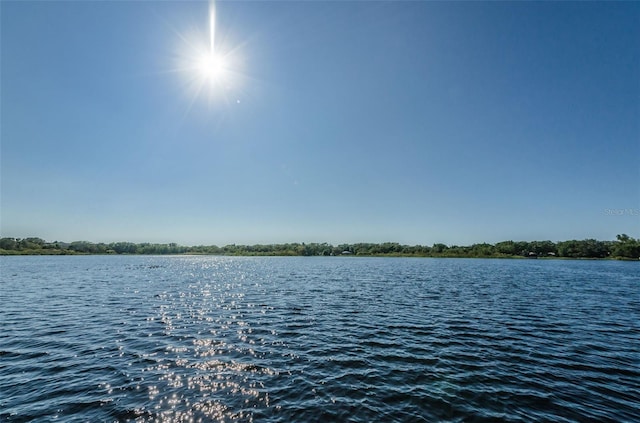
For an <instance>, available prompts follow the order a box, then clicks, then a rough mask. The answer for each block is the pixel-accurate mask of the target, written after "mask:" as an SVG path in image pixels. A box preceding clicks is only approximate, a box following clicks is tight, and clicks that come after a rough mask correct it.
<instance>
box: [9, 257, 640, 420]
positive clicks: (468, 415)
mask: <svg viewBox="0 0 640 423" xmlns="http://www.w3.org/2000/svg"><path fill="white" fill-rule="evenodd" d="M0 266H1V267H0V272H1V282H0V284H1V285H0V306H1V307H0V321H1V322H2V331H1V332H0V421H9V422H18V421H42V422H44V421H51V420H56V419H57V420H59V421H65V422H67V421H69V422H74V421H78V422H80V421H140V422H156V421H162V422H182V421H190V420H191V419H192V420H193V421H212V420H217V421H258V422H276V421H278V422H280V421H282V422H292V421H352V422H370V421H397V422H405V421H406V422H419V421H425V422H427V421H428V422H432V421H479V422H481V421H508V422H530V421H554V422H573V421H576V422H582V421H612V422H613V421H616V422H617V421H638V420H640V406H639V405H638V404H640V266H639V265H638V263H629V262H616V261H569V260H479V259H403V258H397V259H396V258H357V257H328V258H266V257H265V258H242V257H241V258H232V257H189V256H181V257H144V256H129V257H127V256H73V257H0Z"/></svg>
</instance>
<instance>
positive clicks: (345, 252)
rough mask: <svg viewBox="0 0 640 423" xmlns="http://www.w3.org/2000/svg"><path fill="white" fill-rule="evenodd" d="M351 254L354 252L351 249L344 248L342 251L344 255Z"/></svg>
mask: <svg viewBox="0 0 640 423" xmlns="http://www.w3.org/2000/svg"><path fill="white" fill-rule="evenodd" d="M349 254H353V253H352V252H351V251H348V250H344V251H343V252H342V255H343V256H348V255H349Z"/></svg>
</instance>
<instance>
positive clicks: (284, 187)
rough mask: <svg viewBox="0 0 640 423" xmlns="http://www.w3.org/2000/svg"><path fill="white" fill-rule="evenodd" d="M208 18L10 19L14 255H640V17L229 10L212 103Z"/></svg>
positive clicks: (148, 9) (590, 12) (336, 4)
mask: <svg viewBox="0 0 640 423" xmlns="http://www.w3.org/2000/svg"><path fill="white" fill-rule="evenodd" d="M208 10H209V4H208V3H206V2H164V1H157V2H144V1H125V2H119V1H118V2H110V1H105V2H76V1H71V2H65V1H61V2H43V1H38V2H7V1H3V2H2V4H1V10H0V12H1V71H2V73H1V82H2V86H1V93H0V94H1V101H2V103H1V107H2V108H1V136H2V139H1V142H2V144H1V154H2V156H1V160H2V162H1V165H2V174H1V176H2V192H1V194H2V197H1V201H2V202H1V216H0V218H1V226H0V229H1V235H2V236H14V237H27V236H39V237H42V238H44V239H47V240H50V241H53V240H60V241H73V240H89V241H96V242H98V241H105V242H108V241H116V240H124V241H134V242H142V241H151V242H178V243H181V244H186V245H192V244H218V245H223V244H227V243H276V242H330V243H334V244H337V243H341V242H383V241H397V242H401V243H407V244H427V245H431V244H433V243H435V242H444V243H446V244H464V245H466V244H471V243H475V242H485V241H486V242H491V243H493V242H497V241H501V240H509V239H513V240H543V239H550V240H554V241H557V240H565V239H574V238H577V239H584V238H597V239H603V240H606V239H614V237H615V235H616V234H618V233H628V234H630V235H632V236H638V235H640V216H638V213H639V212H640V3H639V2H615V3H610V2H524V3H521V2H456V3H445V2H402V1H400V2H390V1H389V2H340V1H326V2H325V1H318V2H277V1H267V2H251V1H247V2H230V1H229V2H218V4H217V19H216V22H217V24H216V39H215V45H216V51H218V52H220V54H225V55H227V65H226V66H227V68H226V71H225V73H224V75H223V77H222V78H223V79H220V80H218V82H217V84H214V85H212V84H209V82H208V81H204V82H203V81H202V79H201V78H202V77H201V76H200V75H199V74H198V73H197V72H196V71H195V70H194V69H191V68H193V67H194V66H195V65H194V63H193V62H194V59H193V57H192V56H193V47H194V46H197V45H200V44H202V45H204V46H206V45H207V43H208V40H209V35H208V34H209V33H208V31H209V18H208ZM199 84H200V85H202V84H204V85H202V86H201V87H200V85H199ZM199 87H200V89H199ZM611 209H614V210H618V209H624V210H625V211H623V214H622V215H611V213H610V212H608V211H607V210H611ZM629 209H631V210H629Z"/></svg>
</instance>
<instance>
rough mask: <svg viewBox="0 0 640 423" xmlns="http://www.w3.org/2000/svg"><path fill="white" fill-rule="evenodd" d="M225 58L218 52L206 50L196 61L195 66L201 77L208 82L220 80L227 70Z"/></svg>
mask: <svg viewBox="0 0 640 423" xmlns="http://www.w3.org/2000/svg"><path fill="white" fill-rule="evenodd" d="M227 66H228V64H227V62H226V60H225V58H224V57H223V56H221V55H219V54H215V53H211V52H206V53H203V54H202V55H201V56H200V57H199V58H198V59H197V61H196V68H197V70H198V73H199V75H200V77H201V78H203V79H205V80H208V81H209V82H220V81H221V80H222V79H223V78H224V74H225V71H226V70H227Z"/></svg>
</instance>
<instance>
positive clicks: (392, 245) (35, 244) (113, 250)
mask: <svg viewBox="0 0 640 423" xmlns="http://www.w3.org/2000/svg"><path fill="white" fill-rule="evenodd" d="M10 254H61V255H62V254H216V255H235V256H344V255H356V256H402V257H565V258H624V259H639V258H640V239H635V238H632V237H630V236H628V235H626V234H622V235H618V236H617V237H616V240H615V241H598V240H595V239H584V240H570V241H560V242H553V241H502V242H498V243H496V244H487V243H482V244H473V245H469V246H458V245H445V244H433V245H432V246H427V245H401V244H398V243H396V242H384V243H357V244H340V245H336V246H333V245H331V244H327V243H309V244H305V243H289V244H258V245H235V244H232V245H226V246H224V247H218V246H215V245H209V246H204V245H200V246H193V247H185V246H182V245H178V244H175V243H170V244H151V243H138V244H136V243H132V242H112V243H110V244H105V243H93V242H88V241H74V242H71V243H65V242H59V241H54V242H47V241H44V240H43V239H40V238H23V239H20V238H0V255H10Z"/></svg>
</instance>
